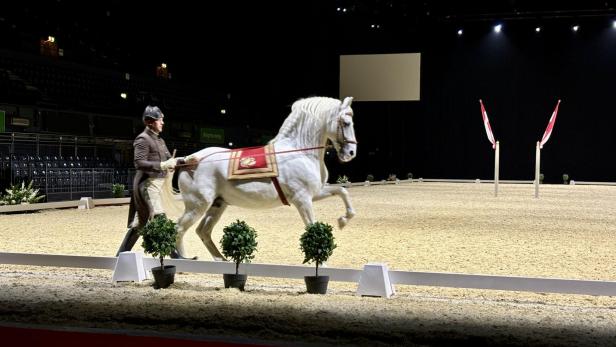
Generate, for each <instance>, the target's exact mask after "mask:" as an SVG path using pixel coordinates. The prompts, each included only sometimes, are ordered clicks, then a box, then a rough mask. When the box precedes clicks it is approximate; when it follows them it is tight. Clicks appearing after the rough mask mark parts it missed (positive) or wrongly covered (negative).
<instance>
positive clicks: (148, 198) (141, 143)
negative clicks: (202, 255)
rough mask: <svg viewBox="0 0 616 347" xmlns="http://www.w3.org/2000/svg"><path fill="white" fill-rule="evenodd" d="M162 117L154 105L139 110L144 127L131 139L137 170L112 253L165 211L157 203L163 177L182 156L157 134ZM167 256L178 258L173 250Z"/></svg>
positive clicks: (127, 244) (122, 248)
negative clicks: (123, 233)
mask: <svg viewBox="0 0 616 347" xmlns="http://www.w3.org/2000/svg"><path fill="white" fill-rule="evenodd" d="M163 118H164V115H163V113H162V112H161V110H160V109H159V108H158V107H157V106H147V107H146V108H145V111H144V112H143V118H142V119H143V124H144V125H145V129H144V130H143V132H142V133H141V134H139V135H137V138H136V139H135V141H134V142H133V147H134V148H135V156H134V163H135V168H136V169H137V172H136V173H135V178H134V180H133V194H132V196H131V199H130V207H129V210H128V231H127V232H126V236H124V241H122V244H121V245H120V248H119V249H118V252H117V254H116V256H118V255H119V254H120V252H125V251H130V250H131V249H132V248H133V246H134V245H135V243H136V242H137V239H138V238H139V229H140V228H142V227H143V226H145V225H146V223H147V222H148V220H149V219H151V218H153V217H154V216H156V215H159V214H165V211H164V209H163V206H162V202H161V194H162V191H161V190H162V189H163V184H164V182H165V177H167V175H168V174H169V172H170V171H171V170H173V169H174V168H175V166H176V165H182V164H184V163H185V160H184V159H182V158H173V157H172V156H171V153H169V150H168V149H167V145H166V144H165V141H164V140H163V139H162V138H161V137H160V133H161V132H162V131H163V126H164V124H165V122H164V120H163ZM189 157H190V156H189ZM186 159H190V158H186ZM171 257H172V258H180V256H179V254H178V253H177V252H176V251H173V253H172V254H171Z"/></svg>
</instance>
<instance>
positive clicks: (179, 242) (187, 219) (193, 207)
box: [175, 200, 204, 258]
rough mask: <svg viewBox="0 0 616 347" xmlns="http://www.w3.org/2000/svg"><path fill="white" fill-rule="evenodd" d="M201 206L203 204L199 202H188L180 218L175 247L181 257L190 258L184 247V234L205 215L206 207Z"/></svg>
mask: <svg viewBox="0 0 616 347" xmlns="http://www.w3.org/2000/svg"><path fill="white" fill-rule="evenodd" d="M185 203H186V200H185ZM200 206H202V205H199V204H198V203H186V209H185V210H184V214H183V215H182V216H181V217H180V219H178V224H177V231H178V234H177V236H176V239H175V249H176V251H177V255H178V256H179V257H181V258H189V257H187V256H186V251H185V249H184V234H186V231H188V229H189V228H190V227H191V226H192V225H193V224H195V222H196V221H197V219H199V217H201V216H202V215H203V213H204V208H203V207H200Z"/></svg>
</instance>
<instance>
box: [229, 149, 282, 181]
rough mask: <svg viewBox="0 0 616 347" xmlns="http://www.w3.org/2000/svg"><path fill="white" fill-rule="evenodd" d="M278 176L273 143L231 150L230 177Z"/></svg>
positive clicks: (232, 178) (236, 178)
mask: <svg viewBox="0 0 616 347" xmlns="http://www.w3.org/2000/svg"><path fill="white" fill-rule="evenodd" d="M277 176H278V165H277V164H276V154H275V153H274V145H273V144H271V143H270V144H268V145H266V146H263V147H256V148H239V149H237V150H233V152H231V158H230V159H229V174H228V177H227V178H228V179H230V180H243V179H251V178H265V177H277Z"/></svg>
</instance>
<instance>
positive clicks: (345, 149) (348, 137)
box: [330, 96, 357, 163]
mask: <svg viewBox="0 0 616 347" xmlns="http://www.w3.org/2000/svg"><path fill="white" fill-rule="evenodd" d="M352 102H353V97H350V96H349V97H347V98H345V99H344V101H343V102H342V104H341V105H340V108H339V109H338V113H337V115H336V119H335V120H334V121H333V122H332V129H331V133H332V136H331V137H330V140H331V141H332V142H333V144H334V148H335V149H336V152H337V153H338V159H340V161H342V162H345V163H346V162H348V161H350V160H351V159H353V158H355V155H357V140H356V139H355V130H354V128H353V109H352V108H351V103H352Z"/></svg>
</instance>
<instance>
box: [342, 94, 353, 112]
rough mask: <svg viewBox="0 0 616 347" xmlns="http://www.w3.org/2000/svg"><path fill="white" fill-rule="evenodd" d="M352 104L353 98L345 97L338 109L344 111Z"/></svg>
mask: <svg viewBox="0 0 616 347" xmlns="http://www.w3.org/2000/svg"><path fill="white" fill-rule="evenodd" d="M352 103H353V97H352V96H347V97H346V98H344V101H343V102H342V106H340V108H342V109H345V108H347V107H350V106H351V104H352Z"/></svg>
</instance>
